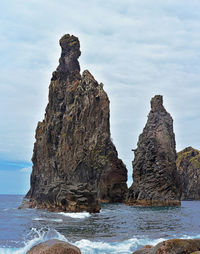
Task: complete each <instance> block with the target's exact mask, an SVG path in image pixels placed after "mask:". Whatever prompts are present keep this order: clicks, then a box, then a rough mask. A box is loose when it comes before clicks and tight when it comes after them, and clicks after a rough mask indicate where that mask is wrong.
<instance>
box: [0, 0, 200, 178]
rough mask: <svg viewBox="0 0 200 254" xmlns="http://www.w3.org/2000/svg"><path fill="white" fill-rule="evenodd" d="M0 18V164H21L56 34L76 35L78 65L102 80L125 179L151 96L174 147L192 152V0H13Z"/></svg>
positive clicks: (199, 88) (198, 89)
mask: <svg viewBox="0 0 200 254" xmlns="http://www.w3.org/2000/svg"><path fill="white" fill-rule="evenodd" d="M1 12H2V13H1V26H0V39H1V45H0V54H1V58H0V63H1V66H2V67H1V70H0V71H1V86H0V118H1V126H0V146H1V148H0V159H2V158H3V159H7V160H25V161H30V158H31V155H32V149H33V143H34V132H35V128H36V125H37V121H39V120H42V118H43V116H44V110H45V107H46V104H47V98H48V85H49V80H50V77H51V73H52V72H53V71H54V70H55V68H56V66H57V64H58V58H59V54H60V48H59V45H58V40H59V38H60V37H61V36H62V35H63V34H65V33H72V34H74V35H76V36H78V37H79V39H80V42H81V51H82V55H81V57H80V63H81V69H82V70H84V69H89V70H90V71H91V72H92V74H93V75H94V77H95V78H96V79H97V80H98V81H99V82H103V83H104V88H105V90H106V91H107V93H108V95H109V98H110V101H111V104H110V107H111V133H112V137H113V140H114V143H115V145H116V147H117V150H118V152H119V156H120V157H121V158H122V159H123V161H124V162H125V163H126V164H127V166H128V168H129V171H130V173H129V174H130V175H131V172H132V169H131V160H132V159H133V153H132V152H131V149H132V148H135V147H136V145H137V140H138V135H139V134H140V133H141V132H142V129H143V127H144V125H145V122H146V119H147V118H146V116H147V114H148V111H149V109H150V106H149V101H150V98H151V97H152V96H154V95H155V94H162V95H163V96H164V105H165V106H166V109H167V110H168V111H169V112H170V113H171V115H172V117H173V118H174V130H175V133H176V143H177V150H180V149H183V148H184V147H186V146H189V145H191V146H194V147H195V148H198V147H199V146H200V138H199V135H198V133H199V119H200V117H199V108H200V100H199V94H200V53H199V52H200V33H199V30H200V2H199V1H197V0H191V1H186V0H173V1H172V0H169V1H163V0H158V1H156V3H155V1H154V0H143V1H138V0H118V1H114V0H110V1H105V0H97V1H92V0H88V1H81V0H75V1H64V0H58V1H53V0H43V1H39V0H30V1H25V0H19V1H14V0H12V1H9V3H8V2H6V1H4V2H3V3H2V5H1Z"/></svg>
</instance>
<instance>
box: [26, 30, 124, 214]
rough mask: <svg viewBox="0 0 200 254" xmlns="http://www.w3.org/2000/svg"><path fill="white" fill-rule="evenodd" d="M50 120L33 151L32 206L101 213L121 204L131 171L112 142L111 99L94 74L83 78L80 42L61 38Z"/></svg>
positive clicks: (43, 124) (38, 133)
mask: <svg viewBox="0 0 200 254" xmlns="http://www.w3.org/2000/svg"><path fill="white" fill-rule="evenodd" d="M60 46H61V49H62V52H61V57H60V60H59V66H58V67H57V69H56V71H55V72H53V74H52V79H51V83H50V86H49V102H48V105H47V107H46V113H45V118H44V120H43V121H42V122H39V123H38V126H37V129H36V135H35V138H36V142H35V144H34V151H33V157H32V161H33V170H32V174H31V188H30V190H29V192H28V194H27V195H26V198H28V199H29V206H30V207H35V206H37V207H40V208H41V207H42V208H47V209H49V210H63V211H74V212H77V211H84V210H85V211H89V212H98V211H99V210H100V206H99V202H122V201H123V199H124V195H125V193H126V191H127V185H126V180H127V170H126V167H125V165H124V164H123V163H122V161H121V160H120V159H118V155H117V151H116V149H115V146H114V145H113V143H112V141H111V138H110V123H109V113H110V112H109V99H108V96H107V94H106V93H105V91H104V89H103V84H98V82H97V81H96V80H95V79H94V77H93V76H92V75H91V74H90V72H89V71H87V70H86V71H84V72H83V74H82V75H81V74H80V66H79V62H78V57H79V56H80V54H81V52H80V44H79V40H78V38H77V37H75V36H73V35H72V36H70V35H69V34H67V35H64V36H63V37H62V38H61V39H60Z"/></svg>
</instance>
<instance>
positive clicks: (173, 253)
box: [133, 239, 200, 254]
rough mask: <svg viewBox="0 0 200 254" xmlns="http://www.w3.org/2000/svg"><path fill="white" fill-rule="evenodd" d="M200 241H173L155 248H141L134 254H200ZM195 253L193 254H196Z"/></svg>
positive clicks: (162, 243)
mask: <svg viewBox="0 0 200 254" xmlns="http://www.w3.org/2000/svg"><path fill="white" fill-rule="evenodd" d="M199 250H200V239H171V240H167V241H163V242H161V243H158V244H157V245H156V246H155V247H151V248H144V247H143V248H141V249H139V250H137V251H135V252H133V254H191V253H193V252H194V253H195V254H196V253H199ZM194 253H193V254H194Z"/></svg>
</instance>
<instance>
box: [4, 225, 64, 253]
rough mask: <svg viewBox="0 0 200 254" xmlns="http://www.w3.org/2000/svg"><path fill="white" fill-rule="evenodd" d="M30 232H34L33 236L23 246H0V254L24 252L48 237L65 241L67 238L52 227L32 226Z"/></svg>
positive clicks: (48, 238)
mask: <svg viewBox="0 0 200 254" xmlns="http://www.w3.org/2000/svg"><path fill="white" fill-rule="evenodd" d="M31 233H34V234H35V237H34V238H33V239H32V240H29V241H27V242H25V243H24V245H25V246H24V247H23V248H0V254H26V253H27V251H28V250H30V249H31V248H32V247H33V246H35V245H37V244H39V243H41V242H44V241H47V240H50V239H58V240H61V241H66V242H67V239H66V238H65V237H64V236H63V235H62V234H60V233H59V232H57V231H56V230H54V229H49V230H48V231H44V230H37V229H35V228H32V230H31Z"/></svg>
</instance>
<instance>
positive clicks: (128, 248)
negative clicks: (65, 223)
mask: <svg viewBox="0 0 200 254" xmlns="http://www.w3.org/2000/svg"><path fill="white" fill-rule="evenodd" d="M164 240H165V239H163V238H160V239H157V240H150V239H137V238H131V239H129V240H126V241H123V242H112V243H106V242H92V241H89V240H85V239H83V240H81V241H78V242H76V243H75V245H76V246H77V247H79V248H80V249H81V253H82V254H96V253H99V254H100V253H102V254H103V253H110V254H111V253H112V254H114V253H115V254H122V253H123V254H125V253H126V254H129V253H133V251H134V250H136V249H137V248H138V247H140V246H143V245H147V244H151V245H156V244H157V243H159V242H161V241H164Z"/></svg>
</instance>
